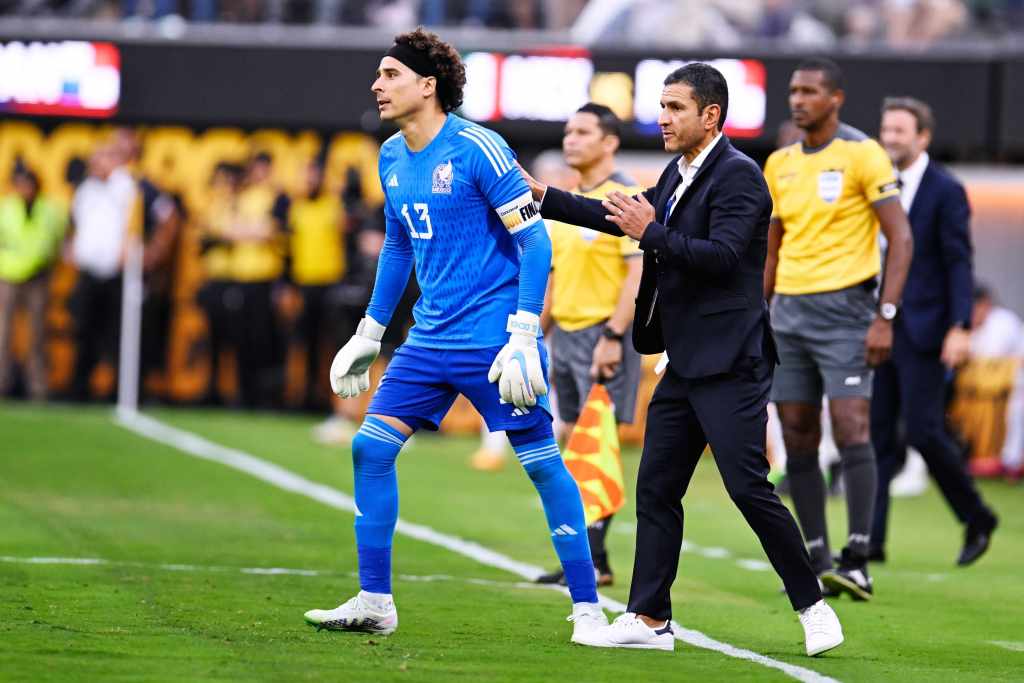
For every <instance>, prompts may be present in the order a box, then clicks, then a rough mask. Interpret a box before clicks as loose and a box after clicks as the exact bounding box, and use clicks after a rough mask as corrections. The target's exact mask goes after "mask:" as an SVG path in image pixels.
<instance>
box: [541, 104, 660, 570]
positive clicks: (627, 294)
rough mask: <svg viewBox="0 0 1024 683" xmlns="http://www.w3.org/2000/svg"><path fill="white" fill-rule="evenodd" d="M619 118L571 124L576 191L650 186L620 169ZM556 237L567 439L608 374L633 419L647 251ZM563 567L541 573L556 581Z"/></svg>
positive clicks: (607, 239)
mask: <svg viewBox="0 0 1024 683" xmlns="http://www.w3.org/2000/svg"><path fill="white" fill-rule="evenodd" d="M621 125H622V124H621V122H620V121H619V118H618V117H617V116H616V115H615V113H614V112H612V110H611V109H609V108H608V107H606V106H604V105H601V104H594V103H588V104H585V105H583V106H582V107H580V108H579V109H578V110H577V111H576V113H575V114H573V115H572V117H570V118H569V120H568V121H567V122H566V124H565V135H564V137H563V138H562V155H563V157H564V158H565V162H566V164H568V165H569V166H570V167H572V168H573V169H575V170H576V172H577V173H579V177H580V182H579V184H578V185H577V186H576V187H575V188H573V190H572V191H573V192H576V193H579V194H583V195H585V196H587V197H596V198H600V199H604V198H605V197H606V196H607V195H608V193H609V192H612V191H613V190H618V191H620V192H624V193H626V194H627V195H634V194H637V193H638V192H641V191H642V190H643V188H642V187H639V186H637V185H635V184H634V183H633V181H632V180H630V179H629V178H627V177H626V176H625V175H623V174H622V173H620V172H618V171H616V170H615V153H616V152H617V151H618V149H619V134H620V128H621ZM548 231H549V233H550V235H551V251H552V253H551V269H552V273H551V278H550V279H549V280H548V295H547V301H546V302H545V307H544V313H543V314H542V315H541V325H542V326H543V327H544V331H545V332H546V333H547V334H548V335H549V338H550V340H551V383H552V385H553V387H554V390H555V396H556V398H557V408H558V415H559V418H560V419H561V420H562V422H563V423H564V425H565V426H564V429H563V433H562V434H561V435H560V437H561V438H562V439H563V440H564V439H565V438H567V437H568V435H569V434H570V433H571V432H572V429H573V427H574V426H575V423H576V420H577V419H578V418H579V416H580V412H581V411H582V409H583V404H584V402H585V401H586V399H587V394H588V393H589V392H590V388H591V385H592V384H593V382H594V380H595V379H596V378H598V377H600V378H602V379H603V380H604V385H605V387H606V388H607V389H608V394H609V395H610V396H611V399H612V402H613V403H614V404H615V419H616V421H617V422H619V423H620V424H629V423H631V422H633V417H634V414H635V412H636V394H637V387H638V386H639V384H640V354H638V353H637V352H636V350H635V349H634V348H633V343H632V341H631V328H632V324H633V309H634V299H636V292H637V288H638V287H639V285H640V272H641V269H642V262H643V261H642V259H641V258H640V256H641V255H642V252H641V251H640V248H639V246H638V244H637V242H636V240H634V239H631V238H629V237H612V236H611V235H606V234H604V233H600V232H597V231H595V230H591V229H589V228H582V227H579V226H576V225H566V224H565V223H558V222H556V221H548ZM610 522H611V516H609V517H605V518H603V519H599V520H597V521H596V522H594V523H593V524H591V525H590V527H588V529H587V534H588V536H589V538H590V552H591V555H592V556H593V559H594V567H595V568H596V569H597V571H598V585H605V586H606V585H610V584H611V583H612V580H613V579H612V570H611V567H610V566H609V564H608V552H607V550H606V548H605V536H606V535H607V533H608V524H609V523H610ZM560 579H561V572H554V573H552V574H547V575H545V576H543V577H541V580H542V581H543V582H552V583H553V582H556V581H559V580H560Z"/></svg>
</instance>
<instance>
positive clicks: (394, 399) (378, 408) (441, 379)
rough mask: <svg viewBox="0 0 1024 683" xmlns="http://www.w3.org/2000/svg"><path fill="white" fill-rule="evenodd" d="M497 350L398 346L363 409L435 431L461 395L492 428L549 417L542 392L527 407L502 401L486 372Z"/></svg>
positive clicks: (544, 360)
mask: <svg viewBox="0 0 1024 683" xmlns="http://www.w3.org/2000/svg"><path fill="white" fill-rule="evenodd" d="M537 348H538V351H539V352H540V362H541V366H542V368H543V370H544V377H545V378H546V377H547V376H548V353H547V349H545V348H544V343H543V342H542V341H540V340H538V341H537ZM501 349H502V347H501V346H495V347H491V348H486V349H451V350H445V349H427V348H423V347H419V346H409V345H402V346H400V347H398V350H397V351H395V355H394V356H393V357H392V358H391V362H390V363H389V364H388V368H387V370H386V371H385V373H384V377H383V378H381V381H380V386H378V387H377V393H375V394H374V395H373V399H372V400H371V401H370V407H369V408H367V410H366V413H367V415H388V416H390V417H396V418H398V419H399V420H401V421H402V422H404V423H406V424H407V425H409V426H410V427H412V428H413V429H421V428H422V429H430V430H434V431H436V430H437V428H438V426H439V425H440V424H441V420H443V419H444V416H445V415H447V414H448V411H449V410H450V409H451V407H452V404H453V403H455V399H456V398H457V397H458V395H459V394H462V395H464V396H465V397H466V398H468V399H469V401H470V403H472V404H473V407H474V408H476V410H477V412H478V413H480V415H481V416H482V417H483V418H484V422H486V423H487V428H488V429H490V430H491V431H492V432H497V431H502V430H522V429H529V428H531V427H534V426H536V425H537V424H538V423H539V421H540V420H544V421H546V422H551V403H550V402H549V401H548V397H547V395H544V396H538V397H537V405H535V406H530V407H527V408H516V407H515V406H514V405H513V404H511V403H502V402H501V398H500V397H499V396H498V383H497V382H488V381H487V371H488V370H490V369H491V363H493V362H494V359H495V357H496V356H497V355H498V352H499V351H501ZM545 381H546V380H545ZM548 391H550V387H549V389H548Z"/></svg>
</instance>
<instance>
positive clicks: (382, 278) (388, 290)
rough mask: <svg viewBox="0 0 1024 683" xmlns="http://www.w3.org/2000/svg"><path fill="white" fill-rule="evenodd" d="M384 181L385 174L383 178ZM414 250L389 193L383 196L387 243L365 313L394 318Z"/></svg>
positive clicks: (382, 318)
mask: <svg viewBox="0 0 1024 683" xmlns="http://www.w3.org/2000/svg"><path fill="white" fill-rule="evenodd" d="M381 184H382V185H383V177H382V178H381ZM413 259H414V257H413V250H412V244H411V242H410V240H409V234H408V233H407V232H406V229H405V225H404V224H403V223H402V222H401V221H400V220H399V219H398V216H396V215H395V212H394V211H393V210H392V209H391V204H390V202H388V200H387V197H386V196H385V198H384V246H383V247H382V248H381V252H380V256H379V257H378V260H377V274H376V276H375V278H374V285H373V292H372V293H371V295H370V303H369V304H368V305H367V307H366V315H368V316H370V317H371V318H373V319H374V320H376V321H377V322H378V323H380V324H381V325H384V326H387V325H388V323H390V322H391V316H392V315H394V313H395V309H396V308H397V307H398V301H399V300H400V299H401V298H402V293H403V292H404V291H405V287H406V285H407V284H408V282H409V275H410V274H411V273H412V269H413Z"/></svg>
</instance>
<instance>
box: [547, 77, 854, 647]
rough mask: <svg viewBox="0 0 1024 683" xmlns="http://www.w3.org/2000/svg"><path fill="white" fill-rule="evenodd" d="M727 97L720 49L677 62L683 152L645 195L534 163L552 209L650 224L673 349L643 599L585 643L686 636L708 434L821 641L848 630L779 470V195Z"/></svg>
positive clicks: (650, 448) (657, 343)
mask: <svg viewBox="0 0 1024 683" xmlns="http://www.w3.org/2000/svg"><path fill="white" fill-rule="evenodd" d="M728 98H729V94H728V88H727V87H726V83H725V79H724V77H723V76H722V75H721V74H720V73H719V72H718V71H717V70H715V69H714V68H712V67H711V66H709V65H707V64H699V63H693V64H688V65H686V66H684V67H682V68H680V69H677V70H676V71H674V72H672V73H671V74H669V76H668V77H667V78H666V79H665V85H664V89H663V91H662V95H661V107H662V111H661V115H660V116H659V119H658V123H659V125H660V126H661V130H662V137H663V139H664V143H665V149H666V151H669V152H675V153H678V154H679V156H677V157H676V158H675V159H673V161H672V163H670V164H669V165H668V166H667V167H666V169H665V171H664V172H663V173H662V175H661V178H660V179H659V180H658V184H657V185H656V186H655V187H653V188H650V189H648V190H646V191H644V192H643V193H641V194H638V195H636V196H635V197H628V196H626V195H624V194H622V193H620V192H613V193H612V194H610V195H609V196H608V198H607V199H606V200H605V201H604V202H601V201H598V200H596V199H586V198H584V197H580V196H578V195H573V194H569V193H566V192H561V191H559V190H556V189H554V188H551V189H548V188H547V187H546V186H544V185H542V184H540V183H537V182H536V181H534V180H533V179H532V178H527V182H528V183H529V184H530V188H531V190H532V191H533V193H534V197H535V198H536V199H538V200H541V214H542V215H543V216H544V217H545V218H552V219H555V220H560V221H563V222H566V223H573V224H576V225H582V226H585V227H588V228H592V229H594V230H599V231H601V232H606V233H609V234H612V235H623V234H625V235H629V236H630V237H632V238H634V239H636V240H639V242H640V247H641V249H643V251H644V257H643V258H644V263H643V277H642V279H641V283H640V290H639V294H638V297H637V305H636V315H635V318H634V327H633V342H634V345H635V347H636V349H637V350H638V351H640V352H641V353H661V352H662V351H666V352H667V354H668V359H669V364H668V369H667V370H666V372H665V374H664V376H663V377H662V379H661V381H660V382H659V384H658V387H657V389H656V391H655V393H654V397H653V398H652V400H651V404H650V407H649V409H648V413H647V428H646V434H645V435H644V451H643V457H642V459H641V461H640V471H639V474H638V478H637V491H636V501H637V538H636V556H635V559H634V566H633V583H632V586H631V587H630V596H629V611H628V612H627V613H626V614H624V615H622V616H621V617H619V618H618V619H616V620H615V622H614V623H613V624H611V625H609V626H607V627H605V628H603V629H598V630H597V631H596V632H595V633H594V634H593V636H592V637H591V638H588V639H586V640H581V641H578V642H581V643H583V644H585V645H593V646H597V647H630V648H646V649H665V650H670V649H672V646H673V642H674V641H673V634H672V628H671V625H670V622H671V618H672V611H671V610H672V608H671V599H670V589H671V587H672V582H673V581H674V580H675V577H676V571H677V569H678V565H679V552H680V546H681V543H682V537H683V508H682V504H681V502H680V500H681V498H682V497H683V495H684V494H685V493H686V488H687V486H688V484H689V482H690V479H691V477H692V476H693V472H694V469H695V468H696V466H697V462H698V460H699V458H700V456H701V453H703V451H704V448H705V447H706V446H707V445H708V444H710V445H711V450H712V452H713V454H714V458H715V462H716V463H717V465H718V469H719V471H720V472H721V474H722V479H723V481H724V482H725V486H726V489H727V490H728V492H729V495H730V497H731V498H732V499H733V501H734V502H735V503H736V505H737V507H739V508H740V511H741V512H742V513H743V516H744V517H745V518H746V520H747V523H748V524H750V526H751V528H753V530H754V532H755V533H756V534H757V536H758V538H759V539H760V541H761V545H762V547H763V548H764V550H765V552H766V553H767V555H768V558H769V560H771V563H772V566H773V567H774V568H775V570H776V571H777V572H778V573H779V575H780V576H781V577H782V580H783V583H784V584H785V586H786V592H787V593H788V594H789V598H790V601H791V603H792V605H793V608H794V609H795V610H798V611H799V613H800V621H801V623H803V625H804V630H805V635H806V644H807V653H808V655H815V654H818V653H820V652H824V651H825V650H829V649H831V648H833V647H836V646H837V645H839V644H840V643H841V642H842V640H843V635H842V628H841V627H840V625H839V620H838V619H837V618H836V615H835V613H834V612H833V611H832V610H831V608H829V607H828V606H827V605H826V604H825V602H824V601H823V600H822V599H821V590H820V587H819V585H818V580H817V577H816V576H815V574H814V572H813V570H812V569H811V565H810V559H809V557H808V555H807V551H806V550H805V549H804V544H803V541H802V539H801V537H800V532H799V530H798V529H797V526H796V522H795V521H794V520H793V517H792V516H791V515H790V513H789V511H788V510H787V509H786V507H785V506H783V504H782V503H781V502H780V501H779V499H778V497H777V496H776V495H775V493H774V491H773V489H772V486H771V484H769V483H768V480H767V474H768V461H767V460H766V458H765V454H764V449H765V425H766V422H767V412H766V406H767V403H768V391H769V387H770V386H771V381H772V373H773V370H774V366H775V363H776V354H775V346H774V342H773V340H772V336H771V330H770V328H769V324H768V311H767V307H766V305H765V301H764V292H763V290H762V279H763V274H764V264H765V253H766V244H767V233H768V219H769V217H770V215H771V198H770V196H769V194H768V188H767V186H766V184H765V181H764V178H763V177H762V175H761V171H760V169H759V168H758V167H757V165H756V164H755V163H754V162H753V161H752V160H751V159H750V158H749V157H747V156H745V155H744V154H742V153H741V152H739V151H738V150H736V149H735V148H734V147H733V146H732V145H731V144H730V143H729V139H728V138H726V137H725V136H723V135H722V132H721V131H722V126H723V123H724V121H725V116H726V111H727V109H728Z"/></svg>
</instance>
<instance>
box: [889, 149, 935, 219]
mask: <svg viewBox="0 0 1024 683" xmlns="http://www.w3.org/2000/svg"><path fill="white" fill-rule="evenodd" d="M927 168H928V152H921V154H919V155H918V157H917V158H916V159H914V163H912V164H910V166H907V167H906V168H905V169H904V170H902V171H900V170H897V171H896V177H897V178H899V180H900V183H902V185H901V186H900V204H901V205H902V206H903V211H904V212H906V213H908V214H909V213H910V206H911V205H912V204H913V203H914V197H915V196H917V188H919V187H921V178H923V177H924V172H925V169H927Z"/></svg>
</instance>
